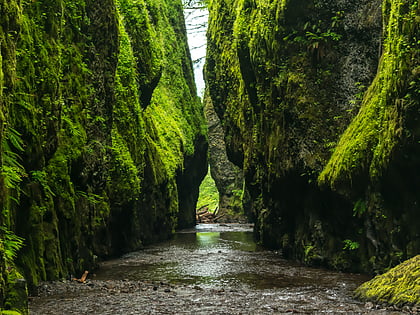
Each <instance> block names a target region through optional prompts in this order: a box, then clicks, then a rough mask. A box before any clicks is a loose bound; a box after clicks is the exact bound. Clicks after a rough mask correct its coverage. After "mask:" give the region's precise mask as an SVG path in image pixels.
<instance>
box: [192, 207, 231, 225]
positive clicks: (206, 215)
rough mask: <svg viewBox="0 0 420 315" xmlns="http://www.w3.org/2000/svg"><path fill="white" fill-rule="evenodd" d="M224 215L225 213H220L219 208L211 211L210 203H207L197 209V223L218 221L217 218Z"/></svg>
mask: <svg viewBox="0 0 420 315" xmlns="http://www.w3.org/2000/svg"><path fill="white" fill-rule="evenodd" d="M223 216H224V214H223V213H222V214H219V208H216V210H214V211H213V212H211V211H210V210H209V207H208V205H205V206H202V207H200V208H199V209H197V211H196V216H195V217H196V221H197V223H217V220H218V219H220V218H221V217H223Z"/></svg>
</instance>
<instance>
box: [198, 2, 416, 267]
mask: <svg viewBox="0 0 420 315" xmlns="http://www.w3.org/2000/svg"><path fill="white" fill-rule="evenodd" d="M209 10H210V21H209V32H208V56H207V64H206V78H207V84H208V88H209V93H210V96H211V98H212V102H213V105H214V108H215V110H216V111H217V113H218V115H219V117H220V118H221V120H222V124H223V126H224V129H225V134H226V136H225V138H226V139H225V140H226V145H227V149H228V156H229V158H230V159H231V160H232V161H233V162H234V163H235V164H237V165H239V166H240V167H242V168H243V170H244V176H245V182H246V184H245V187H246V194H247V195H249V196H250V198H249V199H247V200H249V202H248V203H249V204H248V205H247V206H251V207H252V209H253V212H254V216H255V220H256V231H255V232H256V235H257V236H258V237H259V239H260V240H261V242H262V243H264V244H265V245H268V246H271V247H276V248H281V249H282V250H283V253H284V255H285V256H287V257H291V258H297V259H299V260H301V261H305V262H307V263H311V264H323V265H329V266H331V267H334V268H337V269H344V270H364V271H373V270H375V271H378V270H382V269H383V268H386V267H388V266H390V265H392V264H395V263H397V262H399V261H400V260H401V259H403V258H404V257H408V256H410V255H411V256H412V255H413V254H415V253H416V251H417V252H418V251H419V250H420V248H419V247H418V244H416V241H415V240H416V239H418V234H417V236H416V233H418V232H414V229H415V227H414V225H413V222H418V218H417V220H414V219H416V217H415V216H414V214H415V213H419V211H418V206H416V205H418V195H417V196H416V194H415V193H414V192H415V191H416V190H417V191H418V183H419V181H418V178H417V177H416V176H417V175H416V176H414V177H415V178H413V177H410V175H412V171H411V172H410V171H409V169H416V168H418V167H419V165H418V158H417V157H418V154H417V150H418V147H419V144H418V127H416V126H418V124H417V125H416V123H415V122H416V121H417V120H418V117H419V113H418V108H419V107H418V101H417V103H415V102H414V101H413V100H415V99H418V98H416V96H415V95H414V94H415V93H418V70H416V69H417V67H418V63H417V62H418V61H416V60H418V58H417V55H416V51H417V52H418V43H417V42H416V39H415V38H416V36H415V34H417V35H418V17H416V12H417V16H418V2H417V1H408V2H404V4H403V3H400V2H398V1H380V0H369V1H366V0H360V1H353V2H343V1H322V0H314V1H300V0H279V1H262V0H261V1H260V0H251V1H250V0H238V1H233V0H212V1H210V7H209ZM396 33H398V34H400V35H398V36H397V35H396ZM395 36H396V37H395ZM417 37H418V36H417ZM394 40H395V41H396V42H399V44H398V45H399V46H398V48H395V49H389V43H390V42H393V41H394ZM401 55H403V57H402V59H401V60H404V61H403V62H400V61H398V62H396V64H400V65H401V66H402V67H401V71H400V72H398V73H397V74H396V76H395V77H393V76H391V74H390V73H391V72H392V71H393V70H390V71H388V70H386V71H388V73H389V74H388V75H383V74H381V73H383V71H384V69H385V68H387V67H388V66H390V65H388V66H387V63H388V61H389V60H394V59H398V60H400V59H399V58H400V56H401ZM387 56H394V57H395V58H394V57H387ZM408 56H410V57H408ZM388 58H389V59H388ZM378 65H379V66H378ZM390 67H393V66H390ZM394 70H395V71H397V70H396V69H395V68H394ZM375 76H376V78H375ZM391 77H392V79H391ZM388 79H390V80H392V82H388V83H384V82H385V81H386V80H388ZM378 84H379V85H378ZM400 85H401V86H400ZM387 86H395V87H396V89H397V90H399V89H400V88H402V90H401V91H400V92H401V93H400V92H397V93H388V92H386V91H384V88H385V89H386V87H387ZM416 86H417V87H416ZM403 90H404V91H403ZM380 93H384V94H386V95H387V96H386V98H388V101H387V105H385V103H383V105H381V104H378V103H375V101H374V99H375V98H376V99H377V98H382V97H381V96H377V95H379V94H380ZM406 95H409V96H408V97H409V98H410V99H411V101H409V100H408V101H407V103H405V101H404V104H405V105H402V103H401V102H400V101H398V100H400V99H401V100H402V99H404V98H406ZM369 100H371V101H372V102H371V103H372V104H375V105H373V106H375V108H376V109H375V110H372V112H374V113H372V114H371V116H370V118H369V117H368V116H365V114H366V104H367V103H369V102H370V101H369ZM408 104H411V105H408ZM383 106H387V107H389V110H387V111H386V112H383V113H381V112H380V110H379V108H382V107H383ZM364 117H365V118H364ZM404 117H405V118H404ZM363 119H371V121H372V124H374V125H375V127H374V129H375V131H374V132H373V133H372V132H371V131H369V129H367V128H365V127H364V126H362V125H361V124H359V125H358V127H355V128H356V129H357V130H358V131H360V130H362V133H367V134H368V135H369V140H366V141H359V139H356V138H355V133H354V132H353V133H350V131H349V128H352V127H351V126H356V124H357V121H358V120H363ZM375 119H376V120H375ZM390 119H391V120H393V121H395V122H396V124H394V125H390V126H389V128H388V127H387V123H386V122H387V121H390ZM404 120H405V121H404ZM403 121H404V122H403ZM376 128H377V129H378V130H380V131H378V132H377V131H376ZM416 130H417V131H416ZM346 135H347V136H346ZM346 137H347V138H346ZM366 138H368V137H367V136H366ZM350 140H351V141H350ZM397 140H398V141H397ZM400 140H401V141H400ZM378 142H379V143H380V144H379V145H378V146H376V144H377V143H378ZM388 142H389V145H388ZM359 143H360V146H363V147H359ZM397 143H398V144H397ZM399 144H401V145H399ZM347 145H350V146H351V145H353V146H352V147H348V148H347V147H346V146H347ZM375 146H376V147H375ZM397 147H398V148H399V150H396V148H397ZM342 148H347V149H345V150H347V152H348V153H349V154H348V155H346V157H345V158H346V159H349V157H351V156H352V154H353V153H354V152H357V154H358V155H356V156H354V160H351V161H350V160H343V159H342V158H343V154H342V153H340V152H345V150H344V149H342ZM374 151H375V154H374V155H375V156H376V158H375V159H376V160H375V161H373V162H372V164H373V165H374V166H373V167H372V169H374V167H376V166H378V165H380V166H379V167H377V169H380V170H381V171H380V172H376V173H375V174H374V173H372V174H371V175H374V176H368V172H366V169H367V170H369V164H367V163H368V160H369V159H371V155H370V152H374ZM333 152H334V154H333V155H332V153H333ZM364 153H367V155H366V156H365V157H363V154H364ZM331 155H332V156H331ZM404 156H407V159H408V160H409V161H410V163H411V164H404V163H406V161H404V163H403V162H402V160H400V159H402V158H403V157H404ZM391 160H392V161H393V162H391ZM383 161H386V162H384V163H382V162H383ZM352 162H354V164H351V163H352ZM393 163H395V165H394V166H393V165H392V164H393ZM403 165H407V167H406V168H405V169H404V170H403V172H401V173H399V172H397V170H401V171H402V169H401V168H402V167H403ZM366 167H367V168H366ZM335 169H340V170H341V172H340V173H338V172H336V173H334V175H331V174H332V170H335ZM320 174H321V177H320V180H319V181H318V177H319V176H320ZM397 174H399V176H400V177H399V178H398V179H397V180H396V178H395V176H396V175H397ZM402 174H406V175H404V176H403V175H402ZM334 176H335V177H334ZM373 179H375V183H376V184H377V185H376V184H375V185H376V186H375V185H374V184H373ZM393 180H394V184H392V181H393ZM395 180H396V181H395ZM400 180H401V182H402V183H403V184H402V186H401V188H396V187H397V182H398V183H400ZM327 183H330V184H327ZM388 184H391V185H388ZM407 186H410V188H409V189H408V190H405V188H406V187H407ZM394 188H395V189H396V190H395V192H396V194H392V193H391V191H392V190H393V189H394ZM381 189H382V190H381ZM388 189H389V190H388ZM393 195H396V196H398V197H395V198H394V197H391V196H393ZM383 196H388V198H389V199H391V198H392V199H393V201H392V202H394V203H393V204H391V202H388V201H383V199H384V197H383ZM401 200H403V203H400V201H401ZM389 201H391V200H389ZM397 205H400V207H399V209H397V208H396V207H395V206H397ZM391 207H395V208H394V209H391ZM365 208H366V209H368V210H366V211H364V209H365ZM362 212H363V214H362Z"/></svg>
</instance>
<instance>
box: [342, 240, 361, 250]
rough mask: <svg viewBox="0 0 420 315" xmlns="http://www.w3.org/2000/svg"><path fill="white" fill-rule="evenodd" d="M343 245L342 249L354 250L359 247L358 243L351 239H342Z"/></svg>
mask: <svg viewBox="0 0 420 315" xmlns="http://www.w3.org/2000/svg"><path fill="white" fill-rule="evenodd" d="M343 243H344V247H343V249H347V250H356V249H358V248H359V247H360V244H359V243H358V242H354V241H352V240H344V241H343Z"/></svg>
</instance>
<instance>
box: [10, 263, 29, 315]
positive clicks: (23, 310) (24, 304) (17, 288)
mask: <svg viewBox="0 0 420 315" xmlns="http://www.w3.org/2000/svg"><path fill="white" fill-rule="evenodd" d="M9 267H10V268H9V271H8V274H7V286H6V299H5V302H4V309H5V310H9V311H15V312H17V313H19V314H23V315H26V314H28V313H29V311H28V289H27V287H26V281H25V279H24V278H23V276H22V275H21V274H20V273H19V272H18V271H17V270H16V269H15V268H14V267H11V266H9Z"/></svg>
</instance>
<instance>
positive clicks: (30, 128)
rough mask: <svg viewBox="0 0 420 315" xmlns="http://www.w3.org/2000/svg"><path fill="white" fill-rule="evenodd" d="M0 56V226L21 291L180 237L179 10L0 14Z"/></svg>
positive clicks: (183, 222) (187, 175)
mask: <svg viewBox="0 0 420 315" xmlns="http://www.w3.org/2000/svg"><path fill="white" fill-rule="evenodd" d="M0 49H1V51H0V129H1V130H0V144H1V146H0V170H1V173H0V197H1V198H0V206H1V211H2V212H1V222H0V223H1V225H2V227H3V228H4V229H5V230H8V231H10V230H11V231H14V232H15V233H16V234H17V235H19V236H21V237H23V238H24V239H25V241H24V244H25V245H24V247H23V248H22V249H21V250H20V251H19V252H18V256H17V260H16V264H17V266H18V267H19V268H20V269H21V270H22V272H23V274H24V276H25V277H26V279H27V281H28V284H29V285H30V286H33V285H34V284H36V283H38V281H39V280H45V279H49V280H51V279H59V278H66V277H68V276H69V275H71V274H73V275H75V274H80V273H81V272H83V271H84V270H91V269H92V268H94V267H95V266H96V264H97V262H98V260H99V259H102V258H105V257H109V256H113V255H118V254H121V253H123V252H126V251H129V250H135V249H138V248H141V247H142V246H144V244H147V243H150V242H153V241H157V240H161V239H165V238H168V237H169V236H170V235H171V234H172V233H173V231H174V230H175V229H176V228H177V227H178V226H188V225H192V224H194V218H195V217H194V215H195V204H194V203H195V201H196V199H197V197H198V185H199V182H200V181H201V179H202V178H203V177H204V175H205V173H206V171H207V165H206V158H205V157H206V154H207V142H206V135H205V128H203V125H204V116H203V113H202V105H201V104H200V101H199V99H198V97H197V96H196V90H195V86H194V83H193V71H192V62H191V59H190V55H189V51H188V45H187V40H186V33H185V23H184V17H183V12H182V2H181V0H179V1H174V0H157V1H148V0H140V1H131V0H118V1H115V0H105V1H90V0H87V1H85V0H78V1H65V0H55V1H29V2H28V1H18V0H16V1H15V0H13V1H0ZM2 231H3V230H2ZM2 233H3V232H2ZM5 242H6V241H5V240H4V239H2V241H1V242H0V245H2V244H3V243H5ZM9 245H10V243H9ZM8 258H9V259H10V258H11V257H8ZM4 259H5V257H4V254H3V252H2V254H1V257H0V272H1V274H2V275H3V276H0V288H1V289H0V292H1V295H0V301H2V300H3V298H4V291H3V288H4V280H6V278H5V267H6V266H5V264H6V263H5V260H4Z"/></svg>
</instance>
